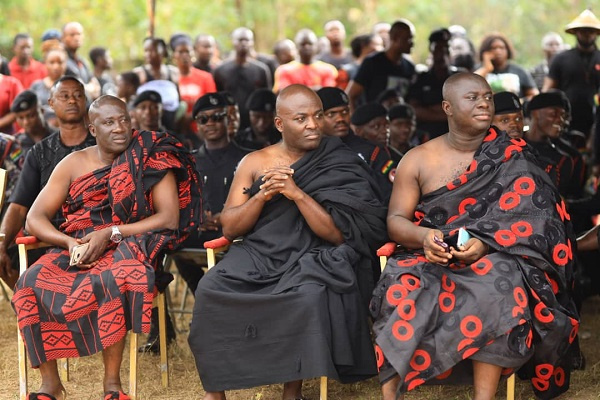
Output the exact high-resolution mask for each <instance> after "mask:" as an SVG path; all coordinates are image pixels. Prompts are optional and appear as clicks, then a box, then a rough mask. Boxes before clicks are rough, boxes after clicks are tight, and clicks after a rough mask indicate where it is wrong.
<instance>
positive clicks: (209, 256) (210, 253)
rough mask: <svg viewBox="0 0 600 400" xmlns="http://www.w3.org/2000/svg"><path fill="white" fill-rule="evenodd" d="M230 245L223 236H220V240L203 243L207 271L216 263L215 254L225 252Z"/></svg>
mask: <svg viewBox="0 0 600 400" xmlns="http://www.w3.org/2000/svg"><path fill="white" fill-rule="evenodd" d="M230 245H231V242H230V241H229V240H228V239H227V238H226V237H225V236H221V237H220V238H217V239H214V240H208V241H206V242H204V248H205V249H206V263H207V265H208V269H211V268H212V267H214V266H215V264H216V263H217V259H216V254H217V253H220V252H222V251H226V250H227V249H228V248H229V246H230Z"/></svg>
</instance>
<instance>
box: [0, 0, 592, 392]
mask: <svg viewBox="0 0 600 400" xmlns="http://www.w3.org/2000/svg"><path fill="white" fill-rule="evenodd" d="M323 30H324V33H325V36H324V38H322V39H324V40H320V39H319V37H318V36H317V34H316V33H315V32H314V31H312V30H310V29H301V30H300V31H299V32H297V34H296V36H295V37H294V40H293V41H292V40H290V39H285V40H281V41H279V42H277V43H276V44H275V45H274V47H273V55H268V54H263V53H259V52H257V51H256V49H255V47H254V36H253V32H252V31H251V30H250V29H248V28H246V27H239V28H237V29H235V30H234V31H233V32H232V33H231V42H232V43H231V44H232V47H233V50H232V51H231V53H230V54H228V55H225V54H223V56H222V57H221V51H220V49H219V47H218V46H217V43H216V41H215V39H214V37H213V36H211V35H209V34H199V35H197V36H196V37H195V38H192V37H191V36H190V35H188V34H186V33H176V34H173V35H172V36H171V37H170V38H169V40H168V41H165V40H164V39H162V38H158V37H148V38H145V39H144V40H143V48H144V62H143V64H142V65H140V66H137V67H135V68H133V69H132V70H131V71H124V72H120V73H119V74H118V75H116V76H114V75H113V72H112V59H111V56H110V52H109V49H107V48H104V47H94V48H93V49H92V50H91V51H90V53H89V58H90V60H91V63H92V66H90V65H89V63H88V61H87V60H86V59H85V57H82V55H81V54H80V51H79V50H80V49H81V47H82V44H83V40H84V27H83V26H81V24H79V23H78V22H69V23H67V24H65V25H64V26H63V27H62V30H60V31H59V30H56V29H50V30H48V31H46V32H45V33H44V35H43V37H42V44H41V49H42V53H43V60H42V61H41V62H40V61H37V60H35V59H34V58H33V56H32V49H33V46H34V41H33V38H32V37H31V36H30V35H28V34H27V33H19V34H17V35H15V37H14V42H13V52H14V57H13V58H12V59H11V60H10V62H1V63H0V67H1V68H0V72H1V73H0V89H1V92H2V96H0V131H1V132H2V133H1V134H0V155H1V157H2V158H1V159H0V162H1V166H2V168H4V169H6V170H8V185H7V190H6V192H5V193H6V198H7V201H6V204H5V207H4V209H3V210H2V223H1V226H0V233H2V234H3V235H4V241H2V242H1V243H0V277H1V278H2V279H3V280H4V282H6V283H7V284H8V285H9V286H10V287H14V290H15V293H14V296H13V299H12V303H13V307H14V309H15V312H16V314H17V319H18V322H19V329H20V330H21V334H22V336H23V338H24V341H25V343H26V346H27V350H28V354H29V360H30V362H31V364H32V365H33V366H34V367H39V369H40V372H41V375H42V384H41V387H40V388H39V390H38V392H36V393H31V394H30V395H29V399H31V400H34V399H39V400H64V398H65V396H66V394H65V387H64V386H63V383H62V382H61V381H60V378H59V376H58V372H57V364H56V359H57V358H61V357H78V356H85V355H89V354H94V353H97V352H100V351H102V352H103V360H104V364H105V374H104V380H103V383H104V391H105V397H104V399H105V400H111V399H112V400H114V399H117V400H124V399H128V398H129V397H128V396H127V395H126V394H125V393H124V391H123V388H122V385H121V381H120V374H119V369H120V365H121V358H122V352H123V348H124V340H125V334H126V332H127V331H128V330H133V331H134V332H140V333H149V337H148V342H147V343H146V344H145V345H144V346H142V347H141V348H140V351H149V352H157V351H158V326H157V323H156V315H155V310H152V309H151V308H152V299H153V297H154V295H155V293H156V291H157V290H163V289H164V287H163V286H164V285H163V282H164V279H163V278H164V271H162V265H161V263H162V258H163V257H164V255H165V252H167V251H169V252H172V251H176V249H177V248H202V247H203V243H204V242H205V241H208V240H212V239H216V238H218V237H221V236H225V237H226V238H227V239H229V240H230V241H233V240H234V239H239V238H242V240H241V241H236V242H235V243H233V244H232V246H231V247H230V249H229V251H228V252H227V254H226V255H225V256H224V258H223V260H222V261H220V263H219V264H218V265H217V266H216V267H215V268H213V269H211V270H209V272H208V273H206V275H205V274H204V272H203V271H202V269H201V268H200V266H199V265H197V264H195V263H194V262H192V261H190V260H189V259H186V258H184V257H179V256H178V255H177V253H176V252H175V253H174V256H173V259H174V260H175V263H176V265H177V268H178V270H179V273H180V274H181V276H182V277H183V279H185V281H186V282H187V284H188V287H189V289H190V290H191V292H192V293H193V294H194V295H195V296H196V299H197V300H198V301H197V302H196V303H195V306H194V313H193V318H192V323H191V328H190V336H189V339H188V342H189V345H190V347H191V349H192V352H193V354H194V357H195V360H196V366H197V369H198V372H199V375H200V379H201V380H202V384H203V387H204V389H205V391H206V395H205V399H206V400H224V399H225V391H226V390H231V389H238V388H247V387H252V386H258V385H263V384H269V383H278V382H279V383H284V388H283V399H284V400H297V399H303V397H302V381H303V380H304V379H307V378H311V377H316V376H327V377H330V378H333V379H337V380H339V381H341V382H344V383H347V382H355V381H358V380H362V379H366V378H368V377H371V376H374V375H377V374H379V378H380V381H381V384H382V397H383V399H385V400H392V399H399V398H403V394H404V393H405V392H406V391H409V390H412V389H414V388H416V387H418V386H420V385H422V384H432V383H433V384H449V383H462V384H464V383H468V384H472V385H473V387H474V398H475V399H476V400H485V399H492V398H494V395H495V393H496V390H497V387H498V383H499V381H500V380H501V378H502V377H505V376H508V375H510V374H512V373H513V372H515V371H516V372H518V374H519V376H520V377H521V378H523V379H529V380H531V383H532V387H533V390H534V392H535V393H536V395H537V396H538V397H540V398H553V397H556V396H558V395H560V394H562V393H564V392H565V391H567V390H568V387H569V376H570V373H571V371H572V370H574V369H583V368H585V357H584V356H583V354H582V352H581V350H580V349H579V341H578V329H579V317H578V315H579V311H580V310H581V307H582V303H583V300H584V299H585V297H586V296H589V295H591V294H598V293H599V289H598V288H599V287H600V286H599V285H596V284H595V283H597V282H598V280H600V272H597V271H596V270H597V268H596V265H595V262H596V258H597V257H595V255H597V253H596V252H597V249H598V241H599V235H600V231H599V230H598V229H597V228H595V227H594V223H593V218H592V217H593V216H594V215H596V214H598V213H600V201H599V200H598V197H599V196H600V193H599V192H597V191H596V188H595V178H596V177H597V176H599V175H600V140H597V138H598V137H600V123H596V119H597V117H596V115H598V118H600V113H597V114H596V113H595V108H596V103H595V99H596V98H597V96H598V93H599V89H600V51H599V50H598V49H597V47H596V38H597V36H598V35H599V34H600V20H598V19H597V18H596V17H595V16H594V14H593V13H592V12H591V11H590V10H586V11H584V12H583V13H581V14H580V15H579V16H577V17H576V18H575V19H574V20H573V21H572V22H570V23H569V24H568V25H566V28H565V32H566V33H567V34H571V35H574V36H575V37H576V45H575V46H574V47H573V48H571V49H569V48H567V46H566V45H564V43H563V40H562V37H561V36H560V34H558V33H555V32H550V33H548V34H546V35H544V36H543V38H542V40H541V43H542V49H543V52H544V59H543V61H542V62H541V63H540V64H539V65H537V66H535V67H534V68H533V69H532V70H531V71H528V70H526V69H524V68H523V67H521V66H519V65H517V64H516V63H515V62H514V56H515V49H514V48H513V45H512V43H511V41H510V39H509V38H508V37H507V36H506V35H505V34H503V33H499V32H493V33H490V34H488V35H486V36H485V37H484V38H483V39H482V41H481V43H480V45H479V51H478V52H476V51H475V46H474V45H473V43H472V41H471V40H470V39H469V37H468V33H467V31H466V30H465V29H464V28H463V27H461V26H456V25H455V26H451V27H449V28H440V29H436V30H434V31H432V32H431V34H430V35H429V37H428V42H429V53H430V54H429V57H428V59H427V61H426V62H425V63H423V64H415V63H414V62H413V60H412V58H411V56H410V53H411V48H412V47H413V45H414V40H415V38H414V34H415V28H414V25H413V24H412V23H411V22H410V21H409V20H407V19H399V20H397V21H395V22H394V23H392V24H388V23H379V24H377V25H376V26H374V27H373V30H372V32H370V33H366V34H363V35H357V36H355V37H353V38H352V39H351V40H350V42H349V45H350V48H347V47H346V44H347V40H346V31H345V28H344V25H343V23H342V22H340V21H337V20H334V21H328V22H327V23H326V24H325V25H324V27H323ZM459 230H461V235H458V232H459ZM26 233H29V234H33V235H35V236H36V237H38V238H39V239H41V240H43V241H44V242H48V243H50V244H52V245H54V246H55V248H52V249H51V250H49V251H48V252H46V253H44V252H43V251H39V250H38V254H35V255H32V257H30V258H31V259H33V260H35V261H33V265H32V266H31V267H30V268H28V270H27V271H26V272H25V273H24V274H23V275H22V276H20V277H19V275H18V272H17V271H18V261H17V254H16V248H15V246H14V240H15V238H16V237H17V236H19V235H23V234H26ZM463 235H466V236H467V238H466V239H465V240H464V241H463ZM577 236H579V238H577ZM388 240H392V241H394V242H396V243H397V244H398V246H397V248H396V252H395V253H394V255H393V256H392V257H390V259H389V261H388V264H387V266H386V267H385V269H384V270H383V271H381V270H380V268H379V264H378V260H377V259H376V256H375V254H376V250H377V248H378V247H379V246H381V245H382V244H383V243H385V242H386V241H388ZM75 254H77V255H78V256H81V257H80V258H78V259H77V257H74V255H75ZM274 316H277V317H274ZM369 320H371V321H372V322H373V323H372V328H371V326H370V324H369ZM55 334H60V335H62V337H64V338H65V339H64V340H61V341H59V342H57V341H55V340H53V339H52V338H53V337H55ZM167 336H168V337H167V340H168V341H169V342H170V341H172V340H173V339H174V337H175V331H174V329H173V327H172V325H171V321H170V318H169V319H168V327H167ZM373 342H374V345H373Z"/></svg>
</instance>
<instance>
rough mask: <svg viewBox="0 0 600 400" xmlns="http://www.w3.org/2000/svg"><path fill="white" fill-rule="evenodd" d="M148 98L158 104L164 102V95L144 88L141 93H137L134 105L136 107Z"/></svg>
mask: <svg viewBox="0 0 600 400" xmlns="http://www.w3.org/2000/svg"><path fill="white" fill-rule="evenodd" d="M146 100H149V101H152V102H154V103H157V104H162V97H160V94H159V93H158V92H156V91H154V90H144V91H143V92H141V93H140V94H138V95H137V97H136V98H135V100H134V101H133V106H134V107H136V106H137V105H138V104H140V103H141V102H144V101H146Z"/></svg>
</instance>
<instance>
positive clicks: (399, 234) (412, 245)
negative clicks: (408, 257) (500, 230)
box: [387, 149, 487, 264]
mask: <svg viewBox="0 0 600 400" xmlns="http://www.w3.org/2000/svg"><path fill="white" fill-rule="evenodd" d="M426 158H427V154H426V152H425V151H422V149H413V150H412V151H410V152H409V153H407V154H406V155H405V156H404V157H403V158H402V160H400V163H399V164H398V169H397V171H396V177H395V180H394V188H393V190H392V197H391V199H390V206H389V211H388V217H387V223H388V234H389V235H390V238H391V239H392V240H393V241H395V242H396V243H399V244H401V245H403V246H404V247H406V248H409V249H421V248H422V249H423V251H424V253H425V257H426V258H427V259H428V260H429V261H430V262H433V263H438V264H447V263H448V261H450V259H451V258H452V257H456V259H458V260H459V261H464V262H467V263H471V262H474V261H476V260H478V259H479V258H481V257H483V256H484V255H485V254H486V252H487V246H486V245H485V244H484V243H483V242H481V240H479V239H477V238H471V239H469V241H468V242H467V243H466V244H465V245H464V246H461V247H459V249H454V248H452V247H451V248H449V252H448V251H447V250H446V248H444V247H443V246H442V245H440V244H439V243H436V241H435V240H434V238H437V239H438V240H443V239H444V234H443V233H442V232H441V231H440V230H438V229H431V228H425V227H421V226H417V225H415V224H413V222H412V221H413V215H414V212H415V209H416V207H417V205H418V203H419V201H420V198H421V185H420V183H419V177H420V174H421V173H422V172H421V168H424V169H427V164H426V162H423V160H424V159H426Z"/></svg>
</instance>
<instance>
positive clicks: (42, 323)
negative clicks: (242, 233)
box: [12, 96, 200, 400]
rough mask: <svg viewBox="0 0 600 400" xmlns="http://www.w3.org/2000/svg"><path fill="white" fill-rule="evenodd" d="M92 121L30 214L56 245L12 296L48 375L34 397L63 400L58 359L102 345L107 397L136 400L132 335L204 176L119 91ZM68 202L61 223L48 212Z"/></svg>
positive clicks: (32, 351) (146, 322) (146, 325)
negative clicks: (145, 124)
mask: <svg viewBox="0 0 600 400" xmlns="http://www.w3.org/2000/svg"><path fill="white" fill-rule="evenodd" d="M89 119H90V125H89V129H90V132H91V133H92V135H93V136H95V137H96V141H97V145H96V146H92V147H89V148H87V149H84V150H81V151H77V152H74V153H72V154H71V155H69V156H67V157H65V158H64V159H63V160H62V161H61V162H60V163H59V164H58V165H57V166H56V169H55V170H54V171H53V173H52V175H51V177H50V180H49V182H48V184H47V185H46V186H45V187H44V189H43V190H42V191H41V192H40V194H39V196H38V197H37V199H36V201H35V202H34V204H33V206H32V207H31V209H30V211H29V214H28V217H27V229H28V231H29V232H30V233H32V234H33V235H35V236H37V237H38V238H39V239H40V240H43V241H44V242H48V243H51V244H53V245H55V246H56V247H55V248H52V249H50V250H49V251H48V253H47V254H46V255H44V256H42V257H41V258H40V259H39V260H38V261H37V262H36V263H35V264H34V265H32V266H31V267H30V268H29V269H27V271H26V272H25V273H24V274H23V275H22V276H21V277H20V278H19V281H18V282H17V285H16V288H15V294H14V296H13V298H12V303H13V307H14V309H15V312H16V314H17V319H18V322H19V328H20V330H21V335H22V336H23V339H24V341H25V344H26V347H27V353H28V355H29V359H30V361H31V364H32V365H33V367H38V368H39V369H40V373H41V375H42V385H41V387H40V389H39V392H38V393H35V394H30V395H29V397H28V398H29V399H30V400H33V399H38V400H51V399H59V400H63V399H64V398H65V395H66V393H65V390H64V386H63V385H62V383H61V381H60V378H59V377H58V372H57V366H56V359H57V358H63V357H82V356H87V355H90V354H94V353H97V352H99V351H102V352H103V360H104V364H105V374H104V381H103V383H104V392H105V397H104V398H105V400H108V399H119V400H124V399H128V398H129V397H128V396H127V395H125V394H124V393H123V391H122V387H121V380H120V374H119V369H120V364H121V360H122V353H123V347H124V343H125V335H126V333H127V331H128V330H130V329H131V330H133V332H136V333H140V332H144V333H148V331H149V329H150V310H151V308H152V299H153V297H154V295H155V293H156V288H155V273H154V272H155V268H156V267H157V262H158V260H159V258H160V255H161V254H162V252H163V250H166V249H169V248H172V247H173V246H174V245H175V244H177V243H179V242H181V241H182V240H183V239H185V237H186V236H187V234H188V233H189V231H190V230H191V229H193V228H195V227H197V226H198V223H199V210H200V191H199V186H198V183H199V182H198V178H197V175H196V173H195V171H194V165H193V160H192V158H191V155H190V154H189V153H188V152H187V151H186V150H184V148H183V145H182V144H181V143H180V142H179V141H177V140H176V139H174V138H173V137H172V136H170V135H168V134H165V133H160V132H150V131H132V129H131V120H130V117H129V114H128V112H127V107H126V105H125V103H124V102H122V101H121V100H119V99H118V98H116V97H113V96H102V97H100V98H98V99H97V100H96V101H95V102H94V103H92V105H91V106H90V110H89ZM61 207H62V209H63V213H64V216H65V218H66V222H65V223H63V224H62V225H61V226H60V230H58V229H56V228H55V227H54V226H53V225H52V223H51V219H52V217H53V216H54V215H55V214H56V212H57V210H58V209H59V208H61ZM80 245H84V246H87V249H85V250H81V248H80V247H77V246H80ZM76 251H77V252H80V254H81V259H80V260H79V261H78V262H76V263H73V262H72V257H71V255H72V254H73V253H74V252H76ZM56 337H60V338H61V340H59V341H56V340H55V338H56Z"/></svg>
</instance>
